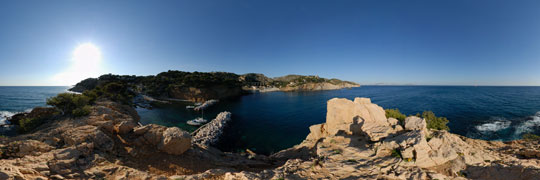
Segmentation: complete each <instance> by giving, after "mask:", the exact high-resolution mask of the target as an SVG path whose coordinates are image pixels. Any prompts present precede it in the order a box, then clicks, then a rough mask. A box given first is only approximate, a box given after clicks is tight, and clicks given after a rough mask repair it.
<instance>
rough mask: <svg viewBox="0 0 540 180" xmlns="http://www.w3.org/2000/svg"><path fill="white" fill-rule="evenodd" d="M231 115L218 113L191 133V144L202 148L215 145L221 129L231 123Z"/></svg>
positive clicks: (221, 131)
mask: <svg viewBox="0 0 540 180" xmlns="http://www.w3.org/2000/svg"><path fill="white" fill-rule="evenodd" d="M231 115H232V114H231V113H230V112H227V111H225V112H221V113H219V114H218V115H217V117H216V118H215V119H213V120H212V121H210V122H209V123H207V124H205V125H203V126H201V127H200V128H199V129H197V130H196V131H195V132H193V133H192V134H193V140H192V142H193V143H196V144H199V145H202V146H211V145H215V143H217V142H218V140H219V138H220V136H221V135H222V134H223V129H224V128H225V126H227V124H228V123H229V121H231Z"/></svg>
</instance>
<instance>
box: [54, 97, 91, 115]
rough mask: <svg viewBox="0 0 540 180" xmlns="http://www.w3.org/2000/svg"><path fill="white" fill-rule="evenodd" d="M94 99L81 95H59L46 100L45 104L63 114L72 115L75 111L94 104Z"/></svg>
mask: <svg viewBox="0 0 540 180" xmlns="http://www.w3.org/2000/svg"><path fill="white" fill-rule="evenodd" d="M94 100H95V99H94V98H92V97H88V96H86V95H83V94H74V93H60V94H58V95H57V96H55V97H52V98H48V99H47V104H48V105H51V106H54V107H56V108H58V109H60V110H61V111H62V112H64V114H72V113H73V111H74V110H75V109H78V108H82V107H84V106H87V105H90V104H91V103H93V102H94Z"/></svg>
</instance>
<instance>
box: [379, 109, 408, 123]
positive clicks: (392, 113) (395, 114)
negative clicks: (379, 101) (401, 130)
mask: <svg viewBox="0 0 540 180" xmlns="http://www.w3.org/2000/svg"><path fill="white" fill-rule="evenodd" d="M384 111H385V113H386V117H387V118H391V117H392V118H396V119H397V120H399V122H401V123H402V124H403V121H405V118H406V117H407V116H406V115H405V114H402V113H401V112H399V109H397V108H396V109H385V110H384Z"/></svg>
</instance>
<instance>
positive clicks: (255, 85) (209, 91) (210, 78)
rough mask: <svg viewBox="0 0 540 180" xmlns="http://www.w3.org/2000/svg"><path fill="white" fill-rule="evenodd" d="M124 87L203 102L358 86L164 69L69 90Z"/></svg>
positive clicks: (88, 82)
mask: <svg viewBox="0 0 540 180" xmlns="http://www.w3.org/2000/svg"><path fill="white" fill-rule="evenodd" d="M110 83H118V84H122V86H128V87H129V89H130V90H132V91H134V92H135V93H136V94H143V95H147V96H151V97H153V98H156V99H161V100H167V99H169V100H189V101H196V102H203V101H207V100H210V99H225V98H231V97H238V96H241V95H243V94H247V93H252V92H269V91H318V90H335V89H342V88H350V87H359V85H358V84H356V83H354V82H350V81H342V80H339V79H326V78H321V77H318V76H301V75H287V76H283V77H277V78H269V77H266V76H265V75H263V74H256V73H248V74H244V75H238V74H234V73H227V72H183V71H167V72H162V73H159V74H157V75H155V76H127V75H113V74H106V75H102V76H100V77H99V78H88V79H85V80H83V81H81V82H79V83H77V84H76V85H75V86H74V87H72V88H71V89H70V91H74V92H79V93H82V92H84V91H87V90H92V89H95V88H105V86H106V85H107V84H110Z"/></svg>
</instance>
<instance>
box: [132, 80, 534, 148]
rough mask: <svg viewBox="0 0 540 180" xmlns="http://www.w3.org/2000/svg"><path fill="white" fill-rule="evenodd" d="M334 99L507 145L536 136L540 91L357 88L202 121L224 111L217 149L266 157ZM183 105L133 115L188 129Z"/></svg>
mask: <svg viewBox="0 0 540 180" xmlns="http://www.w3.org/2000/svg"><path fill="white" fill-rule="evenodd" d="M334 97H340V98H348V99H353V98H354V97H369V98H371V100H372V102H374V103H376V104H379V105H380V106H382V107H383V108H399V109H400V110H401V111H402V112H403V113H405V114H416V113H418V112H422V111H424V110H431V111H433V112H435V114H436V115H438V116H445V117H447V118H448V119H449V120H450V123H449V127H450V129H451V132H453V133H457V134H460V135H464V136H468V137H473V138H481V139H488V140H511V139H516V138H519V137H520V136H521V134H523V133H529V132H532V133H540V129H539V125H540V113H539V114H537V112H539V111H540V87H471V86H467V87H457V86H363V87H360V88H353V89H343V90H335V91H318V92H271V93H260V94H252V95H247V96H243V97H240V98H238V99H233V100H228V101H222V102H220V103H219V104H218V105H217V106H214V107H211V108H210V109H208V110H207V111H206V112H205V117H206V118H208V119H212V118H214V117H215V115H216V114H217V113H219V112H220V111H225V110H227V111H231V112H232V113H233V121H232V126H230V128H229V129H227V132H226V137H225V138H224V141H222V143H221V144H220V145H219V146H220V148H221V149H223V150H226V151H239V150H245V149H246V148H249V149H251V150H254V151H256V152H258V153H266V154H267V153H271V152H277V151H279V150H282V149H285V148H288V147H292V146H293V145H295V144H298V143H300V142H301V141H302V140H303V139H304V138H305V137H306V136H307V134H308V133H309V130H308V127H309V126H310V125H313V124H318V123H322V122H325V118H326V101H328V100H329V99H331V98H334ZM188 104H189V103H183V104H177V105H167V106H162V107H159V108H156V109H153V110H143V109H139V113H140V115H141V117H142V122H143V123H158V124H163V125H167V126H179V127H181V128H184V129H187V130H194V129H195V128H194V127H190V126H189V125H186V124H185V122H186V121H187V120H189V119H193V118H195V117H197V116H200V114H197V113H195V112H192V111H190V110H186V109H185V105H188Z"/></svg>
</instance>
